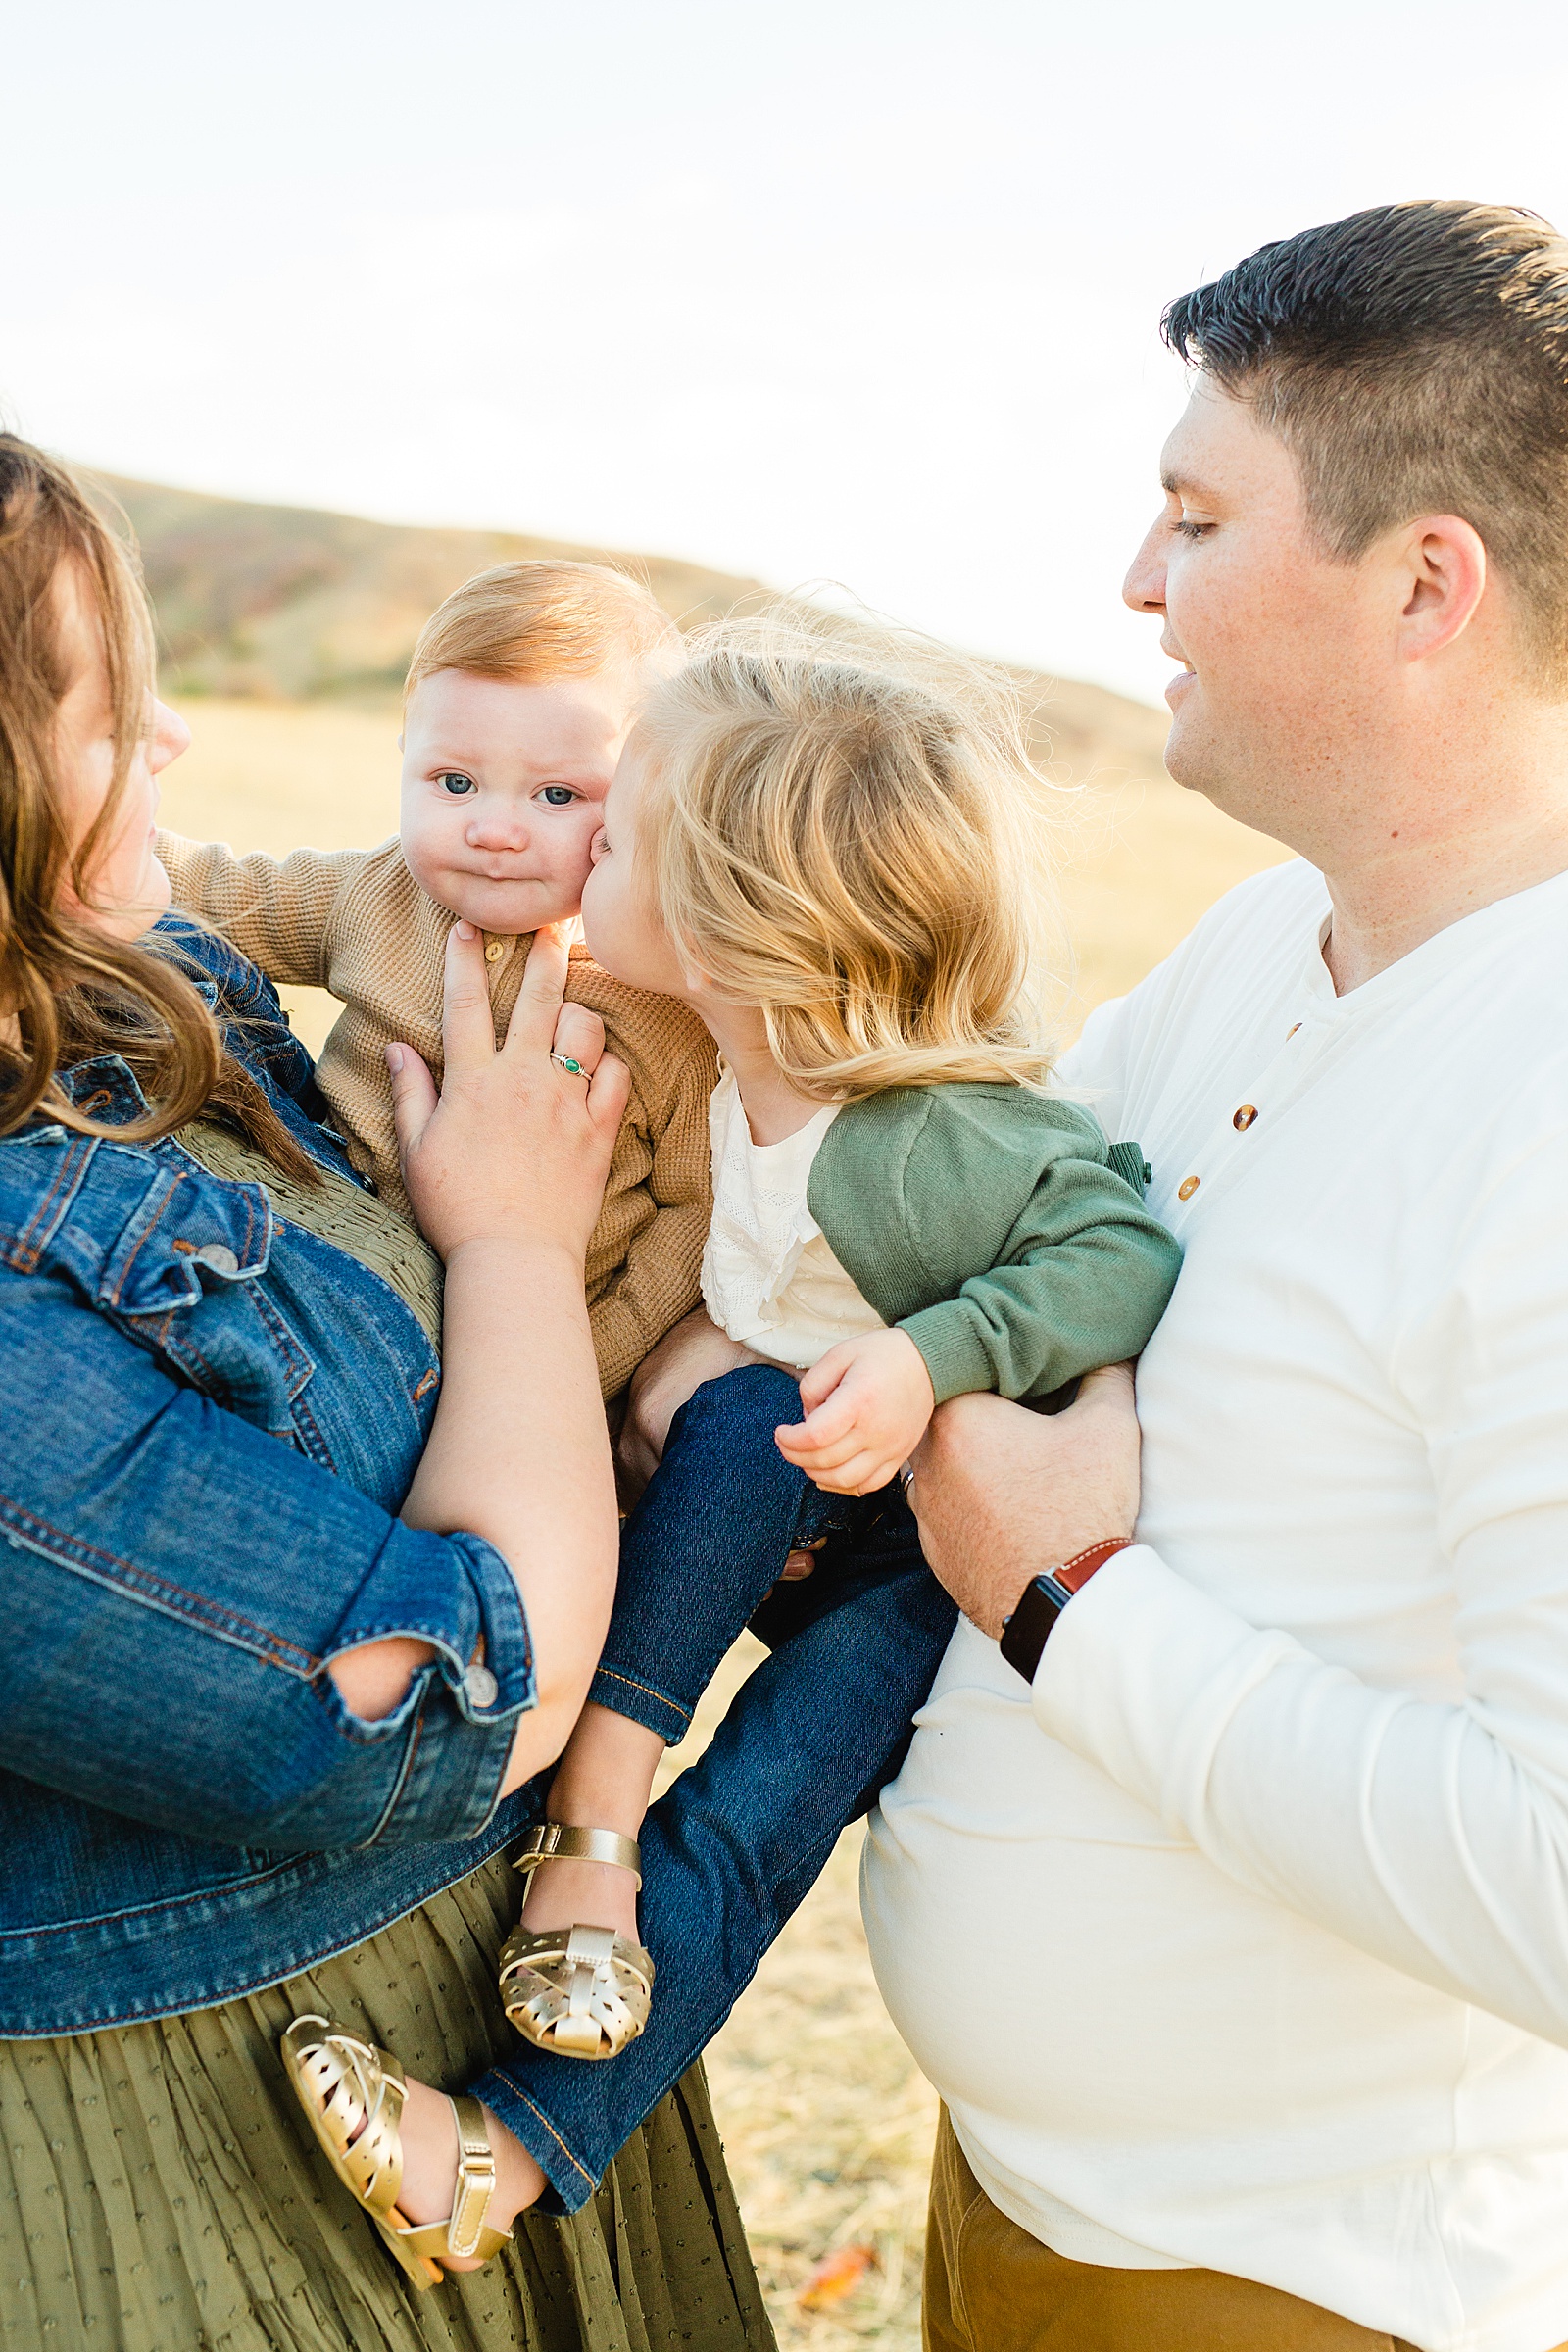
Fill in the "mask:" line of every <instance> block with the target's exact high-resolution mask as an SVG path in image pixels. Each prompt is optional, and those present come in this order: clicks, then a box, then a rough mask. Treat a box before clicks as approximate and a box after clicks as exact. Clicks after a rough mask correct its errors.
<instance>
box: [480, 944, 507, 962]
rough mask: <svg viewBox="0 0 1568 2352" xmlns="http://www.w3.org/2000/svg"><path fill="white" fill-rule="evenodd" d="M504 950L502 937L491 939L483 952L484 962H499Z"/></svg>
mask: <svg viewBox="0 0 1568 2352" xmlns="http://www.w3.org/2000/svg"><path fill="white" fill-rule="evenodd" d="M506 952H507V943H506V941H505V940H502V939H493V940H492V941H491V942H490V945H489V946H488V947H487V948H486V950H485V952H484V959H485V961H486V963H499V962H500V961H501V958H502V956H504V955H505V954H506Z"/></svg>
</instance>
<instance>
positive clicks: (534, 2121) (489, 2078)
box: [466, 2059, 599, 2219]
mask: <svg viewBox="0 0 1568 2352" xmlns="http://www.w3.org/2000/svg"><path fill="white" fill-rule="evenodd" d="M567 2063H568V2061H566V2060H565V2059H563V2060H562V2061H561V2064H562V2065H565V2064H567ZM466 2088H467V2090H468V2091H469V2092H471V2094H472V2095H473V2097H474V2098H476V2099H482V2100H483V2101H484V2103H485V2105H486V2106H487V2107H488V2108H489V2109H490V2111H491V2113H492V2114H493V2115H495V2116H497V2117H498V2118H499V2119H500V2121H501V2122H502V2123H504V2124H505V2125H506V2127H507V2130H508V2131H510V2132H512V2134H513V2135H514V2137H515V2138H516V2139H520V2140H521V2142H522V2144H523V2146H524V2147H525V2148H526V2149H527V2151H528V2153H529V2155H530V2156H531V2157H532V2158H533V2160H534V2162H535V2164H537V2165H538V2167H539V2170H540V2171H541V2172H542V2173H543V2175H544V2177H545V2179H546V2180H547V2181H548V2182H549V2186H548V2187H547V2188H546V2189H545V2190H544V2191H543V2193H542V2194H541V2195H540V2196H539V2197H538V2198H537V2199H536V2200H535V2202H534V2204H533V2206H532V2208H531V2210H532V2211H533V2212H534V2213H548V2214H553V2215H555V2216H556V2217H557V2219H560V2218H561V2217H562V2216H564V2215H567V2214H573V2213H580V2212H581V2211H582V2209H583V2207H584V2206H585V2205H586V2204H587V2202H588V2200H589V2198H590V2197H591V2196H592V2195H593V2193H594V2191H595V2189H596V2188H597V2187H598V2186H599V2182H598V2180H596V2179H595V2178H594V2175H593V2174H592V2173H591V2172H589V2170H588V2168H587V2166H586V2165H585V2164H580V2163H579V2162H578V2160H577V2158H576V2156H574V2155H573V2153H572V2151H571V2149H570V2148H569V2147H568V2146H567V2145H566V2142H565V2141H564V2139H563V2138H562V2136H561V2133H560V2132H559V2131H557V2130H556V2128H555V2126H554V2124H552V2123H551V2122H550V2121H549V2119H548V2118H547V2116H546V2115H545V2112H544V2110H543V2108H542V2107H536V2106H535V2105H534V2103H533V2101H532V2099H530V2098H529V2097H528V2095H527V2093H526V2092H525V2091H522V2090H519V2089H518V2087H517V2085H516V2083H515V2082H513V2080H512V2078H511V2077H510V2076H509V2075H507V2074H504V2073H503V2072H502V2070H501V2068H500V2067H492V2068H491V2070H490V2072H489V2074H487V2075H481V2076H480V2078H479V2080H478V2082H469V2083H468V2084H466Z"/></svg>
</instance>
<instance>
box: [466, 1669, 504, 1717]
mask: <svg viewBox="0 0 1568 2352" xmlns="http://www.w3.org/2000/svg"><path fill="white" fill-rule="evenodd" d="M463 1688H464V1689H465V1691H466V1692H467V1693H468V1698H469V1701H470V1703H471V1704H472V1705H473V1706H476V1707H477V1708H478V1709H479V1711H480V1713H481V1714H483V1712H484V1710H485V1708H486V1707H493V1706H494V1705H495V1703H496V1700H497V1699H498V1698H499V1697H500V1696H501V1685H500V1684H499V1683H498V1682H497V1681H496V1678H495V1676H494V1675H493V1674H492V1673H491V1671H490V1669H489V1667H488V1666H470V1667H469V1668H468V1671H467V1673H466V1675H465V1676H464V1678H463Z"/></svg>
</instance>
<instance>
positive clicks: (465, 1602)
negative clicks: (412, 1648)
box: [323, 1524, 538, 1843]
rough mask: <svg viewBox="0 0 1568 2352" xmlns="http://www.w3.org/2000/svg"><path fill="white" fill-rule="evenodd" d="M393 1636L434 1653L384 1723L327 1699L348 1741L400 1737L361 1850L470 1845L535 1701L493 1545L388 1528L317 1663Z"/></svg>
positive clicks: (515, 1600)
mask: <svg viewBox="0 0 1568 2352" xmlns="http://www.w3.org/2000/svg"><path fill="white" fill-rule="evenodd" d="M394 1638H404V1639H407V1640H411V1641H416V1642H429V1644H430V1645H431V1647H432V1648H433V1649H434V1650H435V1652H436V1655H435V1659H434V1661H433V1663H432V1664H430V1665H429V1666H427V1667H425V1668H424V1669H423V1670H422V1671H421V1672H420V1673H418V1674H417V1675H416V1676H415V1677H414V1680H413V1682H412V1684H411V1686H410V1689H409V1691H408V1693H407V1695H406V1696H405V1698H404V1700H403V1702H402V1704H401V1706H399V1707H398V1708H396V1709H395V1710H394V1712H393V1714H392V1715H391V1716H389V1717H382V1718H379V1719H378V1720H376V1721H375V1722H361V1721H360V1720H359V1719H357V1718H356V1717H354V1716H353V1715H351V1714H350V1713H349V1711H348V1709H347V1708H345V1707H343V1706H342V1702H341V1700H340V1699H338V1698H337V1694H336V1692H335V1691H333V1692H332V1693H331V1700H330V1701H329V1703H332V1702H335V1704H334V1706H333V1711H334V1713H336V1714H337V1715H338V1719H339V1728H340V1730H342V1731H343V1732H344V1733H345V1734H346V1735H347V1736H348V1737H349V1738H350V1739H358V1740H364V1741H366V1742H374V1743H376V1744H380V1743H382V1742H384V1741H386V1740H388V1739H389V1737H390V1738H395V1737H396V1736H397V1735H398V1734H399V1733H400V1732H402V1733H403V1734H404V1740H403V1744H402V1768H401V1770H400V1771H399V1772H398V1773H397V1777H396V1783H395V1786H394V1787H393V1788H392V1789H390V1790H389V1791H388V1795H387V1801H386V1803H385V1805H384V1808H383V1810H382V1812H381V1815H380V1818H379V1819H378V1821H377V1822H376V1825H375V1828H374V1831H373V1832H372V1835H371V1838H370V1840H369V1842H372V1843H373V1842H376V1841H379V1840H380V1839H383V1838H385V1839H389V1840H393V1841H396V1842H399V1843H407V1842H408V1841H410V1840H415V1839H421V1838H432V1839H439V1838H472V1837H475V1836H477V1835H478V1833H479V1832H480V1831H481V1830H482V1829H483V1828H484V1827H485V1825H486V1823H487V1822H488V1821H489V1820H490V1818H491V1816H492V1815H493V1813H494V1812H495V1809H496V1806H497V1805H498V1804H499V1802H500V1798H501V1782H502V1779H503V1776H504V1775H505V1772H506V1768H507V1764H508V1761H509V1759H510V1757H511V1753H512V1745H513V1739H514V1735H515V1730H516V1723H517V1718H518V1716H519V1715H522V1714H524V1713H526V1711H527V1710H528V1709H529V1708H530V1707H532V1706H533V1705H535V1704H536V1703H537V1696H538V1691H537V1686H536V1682H535V1678H534V1661H533V1644H532V1641H531V1639H530V1637H529V1631H528V1618H527V1613H526V1611H525V1610H524V1608H523V1605H522V1599H521V1596H520V1595H519V1593H518V1592H517V1588H516V1585H515V1581H514V1579H513V1575H512V1571H511V1570H510V1569H509V1568H508V1566H507V1563H506V1561H505V1560H504V1559H503V1558H502V1556H501V1554H500V1553H499V1552H498V1551H497V1550H496V1548H495V1546H494V1544H487V1543H486V1542H485V1541H484V1539H483V1538H482V1537H480V1536H471V1535H457V1536H435V1535H431V1534H429V1533H427V1532H425V1531H423V1530H420V1529H417V1528H406V1527H404V1526H402V1525H401V1524H400V1525H398V1526H396V1527H395V1528H394V1529H393V1532H392V1535H391V1538H390V1539H389V1541H388V1542H387V1543H386V1544H384V1545H383V1547H382V1550H381V1553H380V1556H379V1558H378V1559H377V1561H376V1564H375V1566H374V1568H372V1570H371V1571H370V1573H369V1575H368V1577H366V1579H365V1581H364V1582H363V1584H362V1585H361V1587H360V1589H359V1591H358V1593H356V1594H355V1596H354V1599H353V1601H352V1602H351V1604H350V1606H349V1608H348V1609H347V1610H346V1611H345V1612H344V1615H343V1617H342V1619H341V1621H340V1622H339V1624H338V1626H337V1629H336V1631H335V1632H334V1634H333V1637H332V1642H331V1644H330V1647H329V1648H328V1650H327V1653H326V1658H325V1660H324V1661H323V1662H324V1663H330V1661H331V1660H332V1659H333V1658H336V1657H341V1656H342V1655H343V1654H344V1652H345V1651H347V1650H351V1649H360V1648H363V1647H364V1646H365V1644H366V1643H367V1642H385V1641H388V1640H391V1639H394Z"/></svg>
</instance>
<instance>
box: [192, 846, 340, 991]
mask: <svg viewBox="0 0 1568 2352" xmlns="http://www.w3.org/2000/svg"><path fill="white" fill-rule="evenodd" d="M158 856H159V859H160V861H161V862H162V864H163V866H164V868H165V870H166V871H167V873H168V875H169V879H170V883H171V885H172V889H173V894H174V904H175V906H176V907H186V908H187V909H188V910H189V911H190V912H191V913H192V914H199V915H200V916H201V917H202V920H203V921H204V922H208V923H211V924H212V925H213V927H214V929H215V930H218V931H221V932H222V933H223V935H224V937H225V938H226V939H230V940H232V941H233V943H234V945H235V947H236V948H238V949H239V951H240V953H241V955H243V956H249V957H250V959H251V961H252V962H253V963H258V964H260V965H261V967H262V970H263V971H264V972H265V973H266V974H267V976H268V978H269V979H270V980H273V981H277V982H279V983H280V984H281V985H282V986H284V987H293V988H324V987H325V986H326V970H327V961H328V948H329V943H330V935H331V927H332V915H333V911H334V909H335V907H336V906H337V903H338V900H339V898H340V897H341V895H342V892H343V889H344V886H345V884H346V883H347V882H348V881H349V879H350V878H351V876H352V875H353V874H354V873H355V872H356V871H357V870H358V868H359V867H360V866H361V865H363V863H364V861H365V852H364V851H363V850H295V851H294V852H293V853H292V854H291V855H290V856H289V857H287V858H269V857H268V856H267V855H266V853H265V852H263V851H261V850H254V851H252V852H251V853H250V854H249V855H248V856H247V857H244V858H240V857H236V856H235V854H234V852H233V851H232V850H231V849H230V848H229V847H228V845H227V843H226V842H221V841H186V840H185V839H184V838H183V837H182V836H181V835H180V834H178V833H163V832H160V834H159V836H158Z"/></svg>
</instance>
